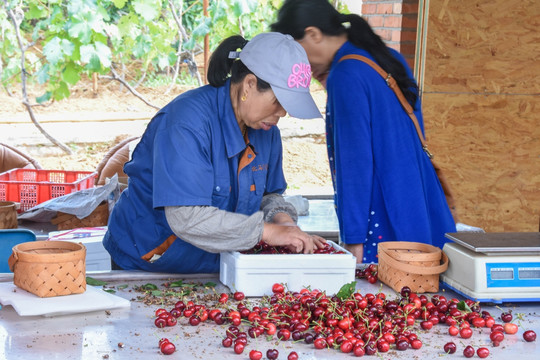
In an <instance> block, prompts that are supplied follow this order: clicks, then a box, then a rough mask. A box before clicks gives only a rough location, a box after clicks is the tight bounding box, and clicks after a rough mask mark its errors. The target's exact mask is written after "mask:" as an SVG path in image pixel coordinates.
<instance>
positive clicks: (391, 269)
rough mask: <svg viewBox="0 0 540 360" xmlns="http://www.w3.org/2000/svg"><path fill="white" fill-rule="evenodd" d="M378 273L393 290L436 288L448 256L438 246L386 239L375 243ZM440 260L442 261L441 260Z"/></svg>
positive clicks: (418, 290) (432, 290)
mask: <svg viewBox="0 0 540 360" xmlns="http://www.w3.org/2000/svg"><path fill="white" fill-rule="evenodd" d="M378 257H379V266H378V277H379V280H381V281H382V282H383V283H385V284H386V285H388V286H390V287H391V288H392V289H394V290H395V291H398V292H399V291H401V288H403V287H404V286H408V287H410V288H411V290H412V291H413V292H416V293H425V292H437V291H439V274H441V273H443V272H445V271H446V269H447V268H448V257H447V256H446V254H445V253H444V252H442V251H441V249H439V248H438V247H435V246H432V245H427V244H423V243H416V242H408V241H387V242H382V243H379V246H378ZM441 260H442V264H441Z"/></svg>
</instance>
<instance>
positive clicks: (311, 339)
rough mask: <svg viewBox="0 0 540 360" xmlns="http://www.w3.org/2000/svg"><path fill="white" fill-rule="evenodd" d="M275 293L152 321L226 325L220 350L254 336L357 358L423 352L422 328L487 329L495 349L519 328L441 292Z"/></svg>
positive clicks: (449, 346)
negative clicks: (393, 295)
mask: <svg viewBox="0 0 540 360" xmlns="http://www.w3.org/2000/svg"><path fill="white" fill-rule="evenodd" d="M272 293H273V295H272V296H269V297H264V298H262V300H261V302H260V304H259V305H254V306H252V307H248V305H246V303H245V302H244V294H243V293H241V292H236V293H234V294H233V296H232V297H233V298H234V300H235V302H232V301H231V300H230V299H229V295H228V294H225V293H223V294H221V295H220V296H219V300H218V304H216V305H215V306H214V307H213V308H207V307H206V306H205V305H202V304H195V303H193V302H192V301H187V302H184V301H182V300H180V301H178V302H177V303H176V305H175V307H174V308H173V309H171V310H170V311H167V310H165V309H163V308H161V309H158V310H156V313H155V315H156V317H155V321H154V323H155V326H157V327H158V328H162V327H165V326H174V325H176V323H177V319H178V318H180V317H184V318H187V319H188V323H189V324H190V325H192V326H198V325H199V324H201V323H210V322H212V323H214V324H216V325H224V330H225V331H224V335H223V338H222V342H221V343H222V346H223V347H225V348H232V349H233V351H234V352H235V353H236V354H242V353H243V352H244V351H245V349H246V347H247V346H248V343H249V341H250V340H249V339H255V338H258V337H260V336H266V337H267V339H268V338H271V339H278V340H280V341H294V342H303V343H305V344H308V345H310V346H313V347H314V348H315V349H327V348H329V349H335V350H337V351H341V352H343V353H351V354H353V355H355V356H357V357H359V356H364V355H376V354H383V353H386V352H388V351H390V350H391V349H394V350H397V351H406V350H408V349H413V350H414V349H420V348H421V347H422V345H423V343H422V340H421V339H420V338H419V336H418V333H417V332H418V331H419V327H420V328H421V329H422V330H423V331H426V332H427V331H430V330H431V329H432V328H433V327H434V326H436V325H443V326H445V327H446V329H447V331H448V333H449V335H450V336H452V337H456V338H459V339H468V338H470V337H472V335H473V333H477V334H479V335H481V333H482V332H483V330H482V329H484V328H485V329H486V331H488V330H487V329H488V328H489V333H490V335H489V338H490V340H491V344H492V345H493V346H494V347H496V346H499V345H500V344H501V343H503V341H504V339H505V337H506V336H508V335H513V334H516V333H517V332H518V325H517V324H514V323H512V320H513V316H512V314H511V312H505V313H503V314H502V315H501V316H500V320H501V323H499V322H498V321H497V320H496V319H495V318H494V317H492V316H491V314H490V313H489V312H487V311H482V310H481V309H480V306H479V304H478V303H474V302H473V301H470V300H466V301H461V302H460V301H458V300H457V299H447V298H446V297H444V296H442V295H433V296H431V297H430V298H428V297H427V296H426V295H417V294H415V293H413V292H412V291H411V289H410V288H408V287H404V288H403V289H401V293H400V294H399V296H398V297H397V298H396V299H395V300H392V299H388V298H387V297H386V295H385V294H384V293H377V294H371V293H368V294H364V295H362V294H360V293H359V292H354V293H352V294H350V295H348V296H345V297H343V298H339V297H337V296H335V295H334V296H328V295H326V294H325V293H324V292H320V291H318V290H308V289H303V290H301V291H299V292H291V291H286V289H285V287H284V286H283V285H282V284H274V285H273V287H272ZM417 325H419V327H418V326H417ZM473 329H477V330H473ZM523 339H524V340H525V341H528V342H531V341H535V340H536V333H535V332H534V331H533V330H527V331H525V332H524V333H523ZM460 343H461V341H460ZM159 346H160V350H161V352H162V353H163V354H167V355H168V354H172V353H174V352H175V351H176V349H175V346H174V344H172V342H171V341H169V340H168V339H165V338H162V339H161V340H160V341H159ZM457 350H458V345H456V343H455V342H454V341H450V342H448V343H446V344H445V345H444V347H443V351H444V352H445V353H447V354H453V353H455V352H456V351H457ZM461 351H462V352H463V355H464V356H465V357H468V358H469V357H473V356H474V355H475V354H476V355H477V356H478V357H480V358H485V357H487V356H489V353H490V351H489V349H488V348H487V347H485V346H483V347H479V348H478V349H475V348H474V347H473V346H472V345H467V346H466V347H464V348H463V350H461ZM265 355H266V358H267V359H270V360H272V359H277V358H278V356H279V351H278V350H277V349H274V348H271V349H267V351H266V353H265ZM262 357H263V352H262V351H259V350H257V349H253V350H251V351H250V352H249V359H250V360H259V359H261V358H262ZM286 358H287V360H296V359H298V354H297V353H296V352H295V351H291V352H290V353H288V354H287V357H286Z"/></svg>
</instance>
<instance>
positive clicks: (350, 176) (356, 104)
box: [328, 61, 373, 244]
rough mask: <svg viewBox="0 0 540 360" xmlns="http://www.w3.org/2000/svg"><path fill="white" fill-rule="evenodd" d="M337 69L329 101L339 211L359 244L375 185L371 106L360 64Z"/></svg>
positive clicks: (348, 237)
mask: <svg viewBox="0 0 540 360" xmlns="http://www.w3.org/2000/svg"><path fill="white" fill-rule="evenodd" d="M335 70H336V71H334V72H333V73H332V78H331V81H329V83H328V86H329V87H328V94H329V100H328V102H329V104H331V107H330V109H329V111H330V112H331V114H332V116H333V118H334V119H335V120H334V123H333V126H334V146H335V168H336V173H335V187H336V193H337V197H336V205H337V214H338V218H340V219H341V220H340V236H341V238H342V240H343V241H344V242H345V243H347V244H358V243H363V242H365V240H366V234H367V227H368V223H367V220H368V217H369V214H368V213H369V210H370V206H371V193H372V187H373V152H372V148H371V143H372V141H371V121H370V119H371V114H370V112H371V109H370V105H369V102H368V98H369V96H368V94H367V89H366V87H365V83H364V80H363V79H362V77H361V75H360V74H359V71H358V64H357V63H356V62H355V61H347V62H343V63H340V64H339V65H338V67H337V68H336V69H335ZM351 89H354V91H351ZM342 194H345V195H344V196H343V195H342Z"/></svg>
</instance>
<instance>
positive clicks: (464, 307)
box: [457, 300, 472, 313]
mask: <svg viewBox="0 0 540 360" xmlns="http://www.w3.org/2000/svg"><path fill="white" fill-rule="evenodd" d="M457 309H458V310H460V311H465V312H468V313H470V312H472V310H471V308H470V307H469V305H467V303H466V302H465V301H463V300H461V301H460V302H458V303H457Z"/></svg>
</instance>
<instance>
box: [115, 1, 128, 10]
mask: <svg viewBox="0 0 540 360" xmlns="http://www.w3.org/2000/svg"><path fill="white" fill-rule="evenodd" d="M112 2H113V4H114V6H116V7H117V8H118V9H122V8H123V7H124V6H126V2H127V0H112Z"/></svg>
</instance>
